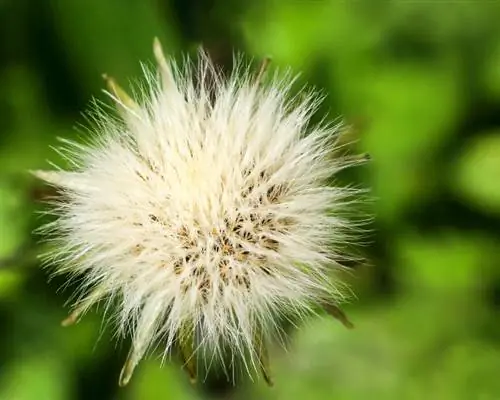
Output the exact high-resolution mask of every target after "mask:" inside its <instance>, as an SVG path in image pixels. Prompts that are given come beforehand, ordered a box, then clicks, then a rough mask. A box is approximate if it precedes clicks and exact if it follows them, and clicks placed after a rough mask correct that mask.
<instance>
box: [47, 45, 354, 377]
mask: <svg viewBox="0 0 500 400" xmlns="http://www.w3.org/2000/svg"><path fill="white" fill-rule="evenodd" d="M155 54H156V57H157V60H158V62H159V66H160V73H159V74H158V75H157V74H155V73H151V72H148V71H147V70H146V85H144V86H142V89H141V95H139V96H137V97H138V99H134V100H132V99H131V98H130V97H128V96H127V95H126V94H125V93H124V92H123V91H122V89H120V88H119V87H118V86H117V85H116V83H115V82H114V81H113V80H110V79H109V78H108V83H109V87H110V95H111V96H112V97H113V98H114V100H115V101H116V102H117V103H118V107H119V110H120V112H121V114H122V117H123V118H122V119H121V120H120V119H118V118H115V117H113V116H111V115H109V114H107V113H106V112H105V111H103V110H102V109H101V110H100V111H99V112H98V113H97V118H96V121H97V124H96V128H97V129H96V132H95V134H94V135H93V137H92V138H90V139H89V140H88V141H87V144H85V145H82V144H75V143H66V146H65V148H64V149H63V151H64V154H65V155H66V157H67V158H68V160H69V161H70V162H71V164H72V166H73V170H72V171H60V170H59V171H56V172H44V171H38V172H37V175H38V176H39V177H41V178H42V179H44V180H46V181H48V182H49V183H52V184H54V185H55V186H57V187H58V188H60V189H61V192H62V196H61V198H60V200H59V201H58V203H57V205H56V207H55V208H54V210H55V212H56V214H57V215H58V218H57V220H56V221H55V222H54V223H53V224H51V225H49V226H48V227H47V228H48V229H49V230H50V231H51V234H52V236H53V238H54V239H55V240H56V241H57V243H58V246H57V247H56V250H55V251H53V252H52V253H51V254H50V259H51V260H54V259H55V260H57V265H58V272H65V273H66V272H68V273H70V274H73V275H76V276H78V277H83V279H82V280H81V281H82V282H83V283H82V291H81V294H80V296H79V298H78V301H77V308H76V310H77V315H73V316H72V317H70V318H73V319H76V317H77V316H78V315H79V314H81V313H82V312H84V311H86V310H87V309H88V308H89V307H91V306H92V305H93V304H95V303H97V302H98V301H100V300H101V299H108V300H109V299H113V300H114V301H115V303H116V305H115V309H116V314H115V316H116V320H117V322H118V326H119V328H120V332H122V333H130V334H131V335H132V341H133V349H132V352H131V356H130V357H129V360H128V362H127V365H126V366H125V368H124V372H123V374H124V376H122V381H123V382H122V383H126V381H128V378H129V377H130V374H131V371H132V370H133V368H134V367H135V365H136V364H137V363H138V361H139V360H140V359H141V358H142V357H143V355H144V353H145V351H146V350H147V349H148V348H150V346H151V344H153V343H160V345H161V346H162V348H163V349H164V350H165V352H167V351H168V350H170V348H171V347H172V346H174V345H176V344H177V345H179V346H180V347H181V350H183V351H184V353H186V354H185V355H187V356H188V357H186V360H187V359H188V358H190V357H191V356H192V355H193V353H199V351H201V352H202V353H203V352H205V353H206V352H209V355H210V356H211V355H214V354H215V355H220V354H221V353H222V352H223V349H229V352H230V353H231V355H233V356H235V355H236V356H240V357H241V358H242V359H244V360H246V363H247V364H246V365H250V366H256V365H258V364H259V363H263V362H264V360H263V353H262V351H261V349H260V347H261V346H260V344H259V343H261V342H262V340H265V338H267V337H269V336H274V335H276V334H277V333H279V327H278V324H277V320H278V319H280V318H282V317H286V318H296V317H301V316H303V315H305V314H307V313H308V312H310V311H311V310H312V309H313V307H314V306H315V305H318V304H329V303H333V304H335V303H337V302H338V301H339V300H340V299H341V296H342V293H341V291H340V287H341V285H340V283H339V282H338V280H337V278H336V277H335V272H336V271H337V270H338V269H339V268H340V264H339V260H341V259H342V258H343V255H342V252H341V250H342V247H343V246H344V245H345V244H346V241H347V240H349V239H350V237H351V236H350V229H349V228H350V227H351V226H350V224H349V222H348V220H346V219H345V218H344V215H345V213H344V211H345V210H346V206H348V205H349V204H351V203H352V202H353V199H354V197H353V196H355V195H357V194H358V191H357V190H355V189H348V188H345V187H338V186H334V185H332V184H331V182H332V180H331V178H332V176H334V175H335V174H336V173H337V172H338V171H340V170H342V169H344V168H346V167H348V166H350V165H353V164H357V163H359V162H362V159H360V158H355V157H352V158H349V157H346V156H341V155H340V154H339V152H338V149H336V146H337V138H338V137H339V134H340V129H341V126H340V125H337V126H326V125H325V124H323V125H320V126H310V117H311V114H312V113H313V111H314V110H315V107H316V106H317V104H318V96H317V95H316V94H315V93H314V92H312V91H308V92H307V93H305V94H304V92H302V93H301V94H300V95H299V96H296V97H291V96H290V94H289V91H290V87H291V84H292V82H293V79H291V78H290V76H289V75H285V77H283V76H278V75H275V76H274V77H273V78H271V79H269V80H267V81H264V80H263V79H262V76H261V75H260V74H257V75H255V74H252V73H250V72H248V70H247V69H246V68H243V66H242V65H241V63H240V64H239V66H237V67H236V68H235V69H234V71H233V73H232V74H231V75H230V76H229V77H228V78H224V77H223V76H222V74H220V73H219V72H217V70H216V68H215V67H214V66H213V64H212V63H211V62H210V61H209V59H208V58H207V57H206V56H204V55H203V54H202V55H201V57H200V62H199V66H198V67H193V66H192V65H191V64H190V63H189V62H186V63H185V64H184V65H183V67H182V68H177V65H176V64H175V63H174V62H172V61H167V60H166V59H165V58H164V56H163V54H162V52H161V49H160V47H159V45H158V43H156V44H155ZM337 147H338V146H337ZM69 322H73V321H69ZM197 350H199V351H198V352H197ZM209 358H210V357H209ZM221 358H222V357H221Z"/></svg>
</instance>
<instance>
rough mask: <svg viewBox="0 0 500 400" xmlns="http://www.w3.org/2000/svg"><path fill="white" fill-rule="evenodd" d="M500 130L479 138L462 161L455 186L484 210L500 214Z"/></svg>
mask: <svg viewBox="0 0 500 400" xmlns="http://www.w3.org/2000/svg"><path fill="white" fill-rule="evenodd" d="M499 176H500V131H495V132H488V133H485V134H484V135H481V136H479V137H476V138H474V139H473V141H472V142H471V143H470V145H469V146H467V147H466V148H465V150H464V152H463V154H462V156H461V157H460V159H459V161H458V165H457V167H456V172H455V176H454V181H453V186H454V187H455V189H456V190H457V192H458V193H459V194H460V195H461V196H462V197H464V199H465V200H467V201H470V202H471V203H472V204H474V205H475V206H477V207H480V208H481V209H483V210H485V211H488V212H492V213H497V214H498V213H500V183H499V181H498V177H499Z"/></svg>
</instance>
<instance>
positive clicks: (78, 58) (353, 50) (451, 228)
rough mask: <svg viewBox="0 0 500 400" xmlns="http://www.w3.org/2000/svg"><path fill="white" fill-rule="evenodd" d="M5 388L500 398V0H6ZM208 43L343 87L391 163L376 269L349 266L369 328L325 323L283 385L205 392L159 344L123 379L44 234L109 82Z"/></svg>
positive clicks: (219, 55)
mask: <svg viewBox="0 0 500 400" xmlns="http://www.w3.org/2000/svg"><path fill="white" fill-rule="evenodd" d="M0 34H1V36H0V37H1V39H2V40H1V42H0V93H1V96H0V399H1V400H31V399H33V400H35V399H36V400H63V399H82V400H83V399H85V400H89V399H130V400H133V399H140V400H148V399H180V400H183V399H201V398H207V397H209V396H212V397H214V398H221V399H287V400H288V399H309V398H310V399H346V400H348V399H382V400H384V399H398V400H399V399H426V400H431V399H444V400H446V399H450V400H460V399H464V400H469V399H480V400H488V399H500V312H499V311H500V265H499V262H500V248H499V243H500V2H499V1H480V0H469V1H465V0H463V1H458V0H457V1H440V0H435V1H431V0H428V1H418V0H415V1H403V0H401V1H388V0H386V1H377V0H365V1H354V0H351V1H349V0H345V1H340V0H330V1H304V0H302V1H299V0H295V1H285V0H274V1H271V0H269V1H266V0H252V1H250V0H247V1H245V0H241V1H231V0H212V1H200V0H172V1H160V0H142V1H139V0H138V1H132V0H44V1H42V0H22V1H21V0H18V1H16V0H0ZM154 36H159V37H160V39H161V40H162V42H163V45H164V47H165V50H166V52H167V53H169V54H171V55H172V56H174V57H176V58H181V57H182V55H183V54H185V53H193V52H194V51H195V49H196V48H197V46H199V45H200V44H203V45H204V47H205V48H206V49H207V50H208V51H209V52H210V54H211V55H212V57H213V58H214V59H215V60H216V62H217V63H220V64H221V65H225V66H228V65H229V63H230V62H231V59H232V52H233V50H235V51H244V52H245V53H246V54H247V55H249V56H251V57H254V58H255V59H259V58H262V57H264V56H265V55H268V54H269V55H272V56H273V65H274V66H275V67H278V68H281V69H283V68H285V67H287V66H291V67H292V69H293V70H294V71H295V72H301V73H302V74H301V76H300V79H299V83H301V84H304V83H309V84H312V85H314V86H316V87H318V88H319V89H321V90H322V91H323V92H324V93H326V94H327V95H328V97H327V99H326V102H325V104H324V106H323V107H322V108H321V109H320V111H319V117H320V116H324V115H325V113H326V112H329V115H330V117H329V118H331V119H332V120H333V119H334V118H336V117H337V116H338V115H343V116H344V117H345V118H346V119H347V120H348V121H351V122H352V123H354V124H355V126H356V127H357V129H356V131H355V132H356V137H357V139H358V140H359V141H358V144H357V148H358V150H360V151H368V152H370V153H371V155H372V157H373V161H372V162H371V163H370V165H368V166H365V167H362V168H359V169H358V170H357V171H354V172H353V173H352V174H351V175H350V177H349V179H354V180H355V181H357V182H358V183H360V184H361V185H363V186H367V187H370V188H371V189H372V194H373V198H374V201H372V202H371V203H370V205H369V207H370V208H371V210H370V211H371V212H372V213H374V215H375V218H374V222H373V223H372V224H371V225H370V229H371V230H372V234H371V235H370V238H369V241H368V243H367V244H366V245H365V246H364V247H363V248H362V249H361V251H362V253H363V254H364V255H365V256H366V258H367V262H366V264H363V265H360V266H354V267H353V268H354V272H353V273H352V274H351V277H350V278H349V281H350V283H351V284H352V286H353V289H354V292H355V293H356V294H357V298H356V299H355V300H353V301H352V303H351V304H350V305H349V306H347V307H346V310H347V312H348V313H349V315H350V317H351V319H352V320H353V321H354V322H355V324H356V329H355V330H352V331H349V330H346V329H344V328H343V327H342V326H341V325H340V324H339V323H337V322H336V321H334V320H332V319H330V318H328V317H325V318H316V319H311V320H308V321H307V324H305V326H303V327H302V329H300V330H299V331H298V332H296V333H294V334H293V335H292V336H291V338H290V346H289V350H288V352H284V351H283V350H281V349H280V348H279V347H275V348H273V349H272V351H271V355H272V368H273V374H274V377H275V382H276V384H275V387H274V388H272V389H268V388H267V387H266V386H265V384H264V383H263V382H262V381H259V382H257V383H255V384H252V383H251V382H248V383H246V384H244V385H243V386H242V387H240V388H238V389H234V388H230V387H226V386H225V385H224V384H223V383H221V382H215V383H212V384H210V385H207V386H205V387H198V388H194V387H191V386H190V384H189V382H188V379H187V377H186V376H185V374H184V373H183V372H182V371H181V370H180V368H179V365H177V364H169V363H167V364H166V365H165V366H164V367H163V368H160V360H159V357H157V356H156V355H153V356H151V357H150V358H149V359H148V360H147V361H144V362H143V363H141V364H140V366H139V367H138V370H137V372H136V375H135V376H134V377H133V380H132V382H131V384H130V386H129V387H127V388H125V389H119V388H118V387H117V385H116V382H117V378H118V374H119V370H120V368H121V364H122V362H123V360H124V359H125V357H126V353H127V348H128V343H126V342H120V341H116V340H114V338H113V337H112V336H113V332H112V331H110V329H106V328H105V327H104V326H103V325H101V315H102V313H101V311H102V310H97V311H96V312H94V313H91V314H89V315H88V316H87V317H86V318H85V319H84V320H83V321H82V322H81V323H80V324H78V325H76V326H74V327H71V328H67V329H63V328H61V327H60V325H59V322H60V320H62V319H63V318H64V316H65V315H66V311H67V308H64V304H65V302H66V301H67V299H68V298H69V296H70V294H71V290H72V288H71V287H69V288H67V289H66V290H60V289H61V287H62V285H63V284H64V279H63V278H54V279H52V280H50V281H48V280H49V279H48V278H49V274H48V272H47V271H45V270H42V269H41V268H40V264H39V262H38V261H37V258H36V255H37V254H38V253H40V251H41V250H43V249H42V248H41V245H40V244H38V240H39V239H40V238H39V237H38V236H37V235H35V234H33V233H32V231H33V229H35V228H37V227H38V226H40V224H41V223H43V222H44V221H45V220H46V217H43V216H41V215H40V214H39V213H37V212H40V211H43V210H44V209H45V208H44V207H43V205H41V204H40V200H43V199H44V198H45V197H46V196H47V193H46V188H44V187H43V186H42V185H40V184H39V183H37V182H35V180H34V179H33V178H31V177H30V176H29V174H28V173H27V172H26V171H27V170H28V169H34V168H48V167H49V164H48V163H47V161H46V160H48V159H50V160H52V161H55V162H57V163H61V162H62V161H61V160H60V159H59V156H58V155H57V154H56V153H55V152H54V151H53V150H52V149H51V147H50V146H53V145H56V144H57V141H56V137H58V136H59V137H65V138H76V136H77V131H76V130H75V129H74V127H75V126H77V125H78V124H80V123H84V122H85V121H84V119H83V117H82V116H81V112H82V111H84V110H85V109H86V108H87V107H88V105H89V102H90V101H91V98H92V97H93V96H95V97H97V98H98V99H100V100H103V101H105V102H108V100H107V99H106V98H105V96H104V95H103V94H102V92H101V89H102V87H103V82H102V80H101V78H100V76H101V74H102V73H103V72H106V73H109V74H111V75H113V76H114V77H116V78H117V79H118V80H119V81H120V82H123V83H124V86H127V82H128V80H129V79H131V78H137V77H139V76H140V73H141V69H140V64H139V61H140V60H141V61H146V62H148V61H152V51H151V44H152V38H153V37H154Z"/></svg>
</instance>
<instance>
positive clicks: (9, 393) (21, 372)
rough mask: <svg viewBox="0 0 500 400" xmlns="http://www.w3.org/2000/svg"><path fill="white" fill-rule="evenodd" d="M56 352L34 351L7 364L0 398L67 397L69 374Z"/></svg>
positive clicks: (28, 399)
mask: <svg viewBox="0 0 500 400" xmlns="http://www.w3.org/2000/svg"><path fill="white" fill-rule="evenodd" d="M68 372H69V371H68V370H67V369H66V368H65V366H64V365H63V363H62V362H61V360H60V359H59V358H56V357H54V355H53V354H40V353H37V354H32V355H31V356H30V357H27V358H20V359H17V360H16V361H14V363H13V364H11V365H8V369H7V370H6V371H5V372H4V373H3V375H2V377H1V383H2V384H1V385H0V398H1V399H6V400H7V399H8V400H41V399H50V400H59V399H60V400H67V399H68V398H69V394H70V391H69V383H70V380H69V379H70V377H69V376H68Z"/></svg>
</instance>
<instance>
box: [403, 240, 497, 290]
mask: <svg viewBox="0 0 500 400" xmlns="http://www.w3.org/2000/svg"><path fill="white" fill-rule="evenodd" d="M395 245H396V246H397V253H398V255H399V260H400V262H399V263H400V267H399V268H398V269H397V271H396V273H397V277H398V279H399V280H400V283H402V284H403V288H404V290H409V289H413V290H415V291H417V292H418V291H424V290H425V289H431V290H433V291H437V292H441V293H447V292H449V291H457V290H458V291H463V290H470V289H476V290H477V289H479V288H481V287H482V285H483V284H484V283H486V282H487V281H488V275H487V274H486V272H487V271H489V270H490V268H489V267H490V266H491V265H492V264H493V265H495V263H496V261H495V260H496V259H497V257H498V252H497V251H496V248H497V244H496V243H495V242H493V241H492V240H489V238H487V237H481V236H478V237H473V236H472V237H471V236H465V235H461V234H459V233H458V232H446V231H445V232H441V233H433V234H432V235H426V236H420V235H417V234H409V235H400V237H399V240H398V242H397V244H396V243H395Z"/></svg>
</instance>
